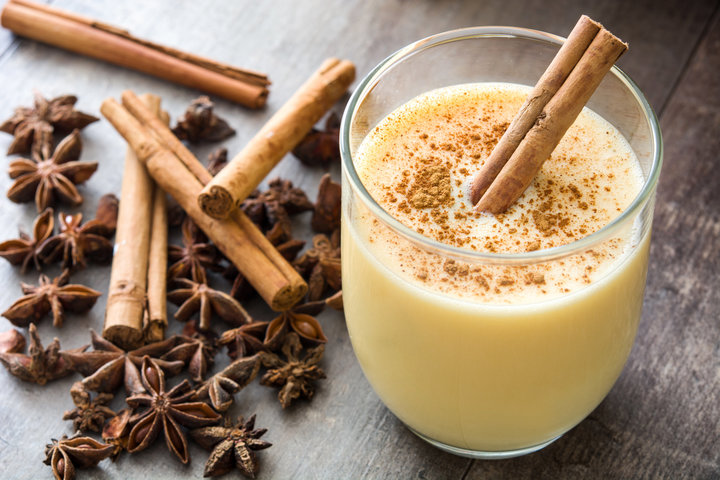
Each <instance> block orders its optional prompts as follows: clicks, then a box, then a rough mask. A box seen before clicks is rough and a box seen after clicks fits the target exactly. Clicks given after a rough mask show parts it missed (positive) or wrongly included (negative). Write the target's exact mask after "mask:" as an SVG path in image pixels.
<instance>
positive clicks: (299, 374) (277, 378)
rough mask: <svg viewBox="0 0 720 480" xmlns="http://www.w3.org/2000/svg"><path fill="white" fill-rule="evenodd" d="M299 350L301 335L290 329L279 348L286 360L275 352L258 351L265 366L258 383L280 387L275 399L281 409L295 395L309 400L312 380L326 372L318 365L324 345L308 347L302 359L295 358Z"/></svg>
mask: <svg viewBox="0 0 720 480" xmlns="http://www.w3.org/2000/svg"><path fill="white" fill-rule="evenodd" d="M301 350H302V346H301V345H300V337H298V335H297V334H296V333H294V332H290V333H288V334H287V335H286V336H285V344H284V345H283V347H282V353H283V354H284V355H285V358H286V360H283V359H282V358H280V357H279V356H278V355H276V354H274V353H268V352H263V353H261V354H260V359H261V361H262V364H263V366H264V367H265V368H267V369H268V371H267V372H266V373H265V375H263V377H262V378H261V379H260V384H261V385H266V386H269V387H280V392H278V400H280V405H282V407H283V408H287V407H289V406H290V404H292V402H293V400H295V399H297V398H307V399H308V400H309V399H311V398H312V396H313V394H314V393H315V387H314V385H313V384H312V383H311V380H319V379H323V378H326V377H325V372H323V371H322V370H321V369H320V367H318V366H317V364H318V363H319V362H320V359H321V358H322V356H323V353H324V352H325V345H318V346H317V347H315V348H311V349H309V350H308V351H307V353H306V354H305V357H304V358H303V359H302V360H300V358H299V357H298V354H299V353H300V351H301Z"/></svg>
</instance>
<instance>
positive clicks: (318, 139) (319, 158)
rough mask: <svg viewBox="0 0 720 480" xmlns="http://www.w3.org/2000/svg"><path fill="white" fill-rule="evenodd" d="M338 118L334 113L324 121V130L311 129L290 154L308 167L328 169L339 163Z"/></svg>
mask: <svg viewBox="0 0 720 480" xmlns="http://www.w3.org/2000/svg"><path fill="white" fill-rule="evenodd" d="M339 139H340V118H339V117H338V116H337V114H336V113H335V112H332V113H330V115H329V116H328V118H327V120H325V129H324V130H318V129H316V128H313V129H312V130H311V131H310V133H308V134H307V135H306V136H305V138H303V139H302V141H301V142H300V143H299V144H298V146H297V147H295V148H294V149H293V151H292V154H293V155H294V156H295V158H297V159H298V160H300V161H301V162H302V163H304V164H305V165H307V166H309V167H317V166H321V167H323V168H328V167H329V166H330V165H331V164H333V163H338V162H339V161H340V145H339Z"/></svg>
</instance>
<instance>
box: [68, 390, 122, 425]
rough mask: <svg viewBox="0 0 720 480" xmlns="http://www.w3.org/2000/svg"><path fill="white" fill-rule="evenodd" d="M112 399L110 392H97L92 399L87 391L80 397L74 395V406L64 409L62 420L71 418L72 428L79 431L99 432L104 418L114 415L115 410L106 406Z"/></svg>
mask: <svg viewBox="0 0 720 480" xmlns="http://www.w3.org/2000/svg"><path fill="white" fill-rule="evenodd" d="M112 399H113V395H112V394H110V393H99V394H98V395H97V396H96V397H95V398H94V399H91V397H90V394H89V393H88V394H87V396H82V397H81V398H78V396H77V395H75V396H74V398H73V400H74V401H75V408H74V409H72V410H68V411H66V412H65V414H64V415H63V420H72V421H73V428H74V429H75V430H80V431H81V432H87V431H89V430H92V431H93V432H100V431H102V428H103V424H104V423H105V420H107V419H108V418H112V417H114V416H115V412H113V411H112V410H111V409H110V408H109V407H108V406H107V405H108V403H109V402H110V401H111V400H112Z"/></svg>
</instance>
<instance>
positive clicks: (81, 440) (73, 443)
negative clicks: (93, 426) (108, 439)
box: [44, 435, 114, 480]
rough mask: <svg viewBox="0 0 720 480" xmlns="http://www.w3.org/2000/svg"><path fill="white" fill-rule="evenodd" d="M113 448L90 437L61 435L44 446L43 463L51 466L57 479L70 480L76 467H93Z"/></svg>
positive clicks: (106, 456) (108, 455) (110, 453)
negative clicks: (58, 438)
mask: <svg viewBox="0 0 720 480" xmlns="http://www.w3.org/2000/svg"><path fill="white" fill-rule="evenodd" d="M113 450H114V447H113V446H112V445H108V444H106V443H100V442H98V441H97V440H95V439H93V438H90V437H80V436H75V437H72V438H67V435H63V436H62V437H61V438H60V440H55V439H54V438H53V439H52V443H51V444H49V445H46V446H45V460H44V463H45V465H50V466H51V467H52V471H53V475H55V478H56V479H57V480H72V479H73V478H75V469H76V468H90V467H94V466H95V465H97V464H98V463H100V461H102V460H105V459H106V458H108V457H110V456H111V455H112V453H113Z"/></svg>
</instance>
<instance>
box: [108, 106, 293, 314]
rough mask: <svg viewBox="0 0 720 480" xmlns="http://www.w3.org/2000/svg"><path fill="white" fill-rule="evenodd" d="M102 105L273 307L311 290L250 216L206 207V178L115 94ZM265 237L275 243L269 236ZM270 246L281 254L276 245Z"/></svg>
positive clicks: (160, 178) (283, 305)
mask: <svg viewBox="0 0 720 480" xmlns="http://www.w3.org/2000/svg"><path fill="white" fill-rule="evenodd" d="M100 111H101V112H102V114H103V115H104V116H105V117H106V118H107V119H108V120H109V121H110V123H112V125H113V126H114V127H115V129H116V130H117V131H118V132H119V133H120V134H121V135H122V136H123V137H124V138H125V140H127V142H128V144H130V146H131V147H132V148H133V150H134V151H135V152H136V155H137V156H138V158H139V159H140V160H141V161H143V162H145V165H146V166H147V169H148V171H149V173H150V175H151V176H152V177H153V178H154V179H155V181H156V182H157V183H158V185H160V186H161V187H162V188H163V190H165V191H166V192H167V193H169V194H170V195H171V196H172V197H173V198H174V199H175V200H176V201H177V202H178V203H179V204H180V206H181V207H182V208H183V209H184V210H185V211H186V212H187V214H188V215H189V216H190V217H191V218H192V219H193V220H194V221H195V223H196V224H197V225H198V227H200V229H201V230H202V231H203V232H205V234H206V235H207V236H208V237H209V238H210V239H211V240H212V241H213V243H214V244H215V245H216V246H217V247H218V248H219V249H220V251H222V252H223V253H224V254H225V256H226V257H228V259H229V260H230V261H231V262H232V263H233V264H234V265H235V266H236V267H237V269H238V270H239V271H240V272H241V273H242V274H243V275H244V276H245V278H247V279H248V281H249V282H250V283H251V284H252V285H253V287H255V289H256V290H257V291H258V293H259V294H260V296H261V297H262V298H263V299H264V300H265V301H266V302H267V303H268V305H270V307H271V308H273V309H274V310H286V309H288V308H290V307H292V306H293V305H294V304H296V303H297V302H298V301H299V300H300V299H301V298H302V297H303V295H305V292H306V291H307V284H306V283H305V282H304V281H303V280H302V278H301V277H300V276H299V275H298V274H297V272H294V271H293V272H288V271H287V270H284V269H281V268H280V267H278V265H277V264H276V262H275V261H274V260H275V258H272V256H271V254H272V252H268V251H267V250H266V249H265V247H264V243H263V242H262V241H260V239H258V238H256V237H255V235H256V234H259V235H262V233H261V232H259V230H257V227H255V226H254V225H252V224H251V222H249V220H248V223H250V224H249V225H244V224H243V225H241V224H240V223H238V222H236V221H235V220H234V219H226V220H215V219H212V218H210V217H208V216H207V215H205V214H204V213H203V212H202V211H201V210H200V207H199V206H198V204H197V200H196V199H197V195H198V194H199V193H200V190H201V189H202V183H201V182H200V180H199V179H198V178H197V177H196V176H195V174H193V173H192V172H191V171H190V170H189V169H188V168H187V167H186V166H185V164H184V163H183V162H182V161H181V160H180V159H179V158H178V156H177V155H175V154H174V153H173V152H172V151H171V150H170V149H169V148H167V147H166V146H165V145H164V144H162V143H161V142H160V141H158V139H157V138H156V135H155V134H153V133H150V130H149V129H148V128H147V127H146V126H145V125H143V124H142V123H140V121H139V120H138V119H136V118H135V117H134V116H133V115H132V114H131V113H130V112H129V111H128V110H126V109H125V108H124V107H123V106H121V105H120V104H118V103H117V102H116V101H115V100H114V99H112V98H110V99H107V100H105V101H104V102H103V104H102V107H101V109H100ZM196 161H197V159H196ZM205 173H206V174H208V173H207V172H205ZM208 175H209V174H208ZM262 240H264V242H265V243H268V244H269V242H267V239H265V238H264V237H263V238H262ZM269 246H270V248H271V249H272V250H273V251H274V253H275V254H277V256H280V255H279V253H278V252H277V250H275V249H274V247H272V245H269ZM282 260H283V262H284V264H287V261H285V260H284V259H282ZM290 268H291V267H290Z"/></svg>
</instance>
